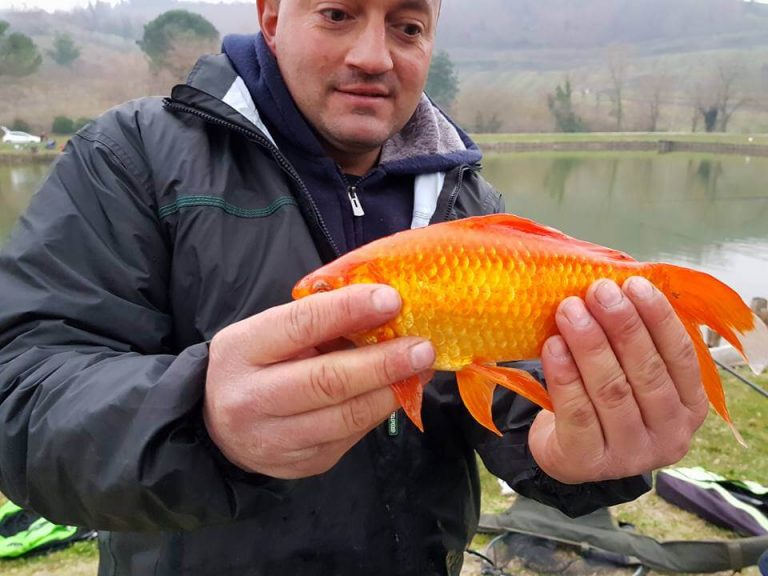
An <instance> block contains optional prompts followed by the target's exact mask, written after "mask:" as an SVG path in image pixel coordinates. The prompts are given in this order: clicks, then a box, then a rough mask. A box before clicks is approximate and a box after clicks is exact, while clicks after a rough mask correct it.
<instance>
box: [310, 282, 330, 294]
mask: <svg viewBox="0 0 768 576" xmlns="http://www.w3.org/2000/svg"><path fill="white" fill-rule="evenodd" d="M331 290H333V286H331V285H330V284H329V283H328V282H327V281H325V280H317V281H316V282H315V283H314V284H312V293H313V294H317V293H318V292H330V291H331Z"/></svg>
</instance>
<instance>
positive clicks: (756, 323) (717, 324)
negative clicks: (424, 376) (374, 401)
mask: <svg viewBox="0 0 768 576" xmlns="http://www.w3.org/2000/svg"><path fill="white" fill-rule="evenodd" d="M635 275H639V276H644V277H646V278H647V279H649V280H650V281H651V282H653V283H654V284H655V285H656V287H657V288H658V289H659V290H661V291H662V292H663V293H664V294H665V295H666V296H667V298H668V299H669V301H670V303H671V305H672V307H673V308H674V309H675V312H676V313H677V315H678V317H679V318H680V320H681V321H682V323H683V325H684V326H685V328H686V331H687V332H688V334H689V335H690V337H691V340H692V342H693V344H694V348H695V350H696V355H697V359H698V361H699V366H700V368H701V373H702V380H703V383H704V388H705V390H706V392H707V395H708V397H709V400H710V402H711V404H712V406H713V407H714V408H715V410H716V411H717V412H718V413H719V414H720V415H721V416H722V418H723V419H724V420H725V421H726V422H728V423H729V425H731V427H732V430H733V431H734V434H736V436H737V438H738V439H740V436H738V433H737V432H736V431H735V428H733V426H732V423H731V420H730V416H729V415H728V411H727V408H726V405H725V397H724V394H723V390H722V385H721V383H720V379H719V375H718V372H717V369H716V367H715V365H714V363H713V361H712V358H711V357H710V356H709V353H708V351H707V348H706V344H705V343H704V341H703V339H702V337H701V333H700V331H699V326H700V325H702V324H706V325H708V326H710V328H712V329H713V330H715V331H716V332H718V333H719V334H720V335H722V336H723V337H724V338H725V339H726V340H727V341H728V342H730V343H731V344H732V345H733V346H734V347H735V348H736V349H737V350H739V351H740V352H741V353H742V354H743V355H744V357H745V358H746V359H747V361H748V362H749V363H750V365H751V366H752V367H753V369H754V370H761V369H762V368H763V367H765V365H766V364H768V328H766V326H765V324H764V323H763V322H762V320H760V319H759V318H757V316H755V314H754V313H753V312H752V311H751V310H750V309H749V307H748V306H747V305H746V304H744V302H743V301H742V300H741V298H740V297H739V296H738V295H737V294H736V293H735V292H734V291H733V290H731V289H730V288H729V287H728V286H726V285H725V284H723V283H722V282H720V281H719V280H717V279H716V278H713V277H712V276H709V275H707V274H704V273H702V272H697V271H695V270H690V269H687V268H682V267H678V266H672V265H670V264H660V263H640V262H637V261H635V260H634V259H632V258H631V257H630V256H628V255H626V254H624V253H622V252H618V251H616V250H612V249H610V248H606V247H603V246H599V245H597V244H592V243H589V242H585V241H583V240H578V239H576V238H572V237H570V236H567V235H565V234H563V233H562V232H560V231H558V230H555V229H553V228H548V227H546V226H543V225H541V224H538V223H536V222H534V221H532V220H527V219H524V218H520V217H518V216H514V215H511V214H497V215H492V216H481V217H476V218H467V219H465V220H460V221H455V222H446V223H442V224H435V225H433V226H428V227H426V228H421V229H418V230H410V231H406V232H401V233H398V234H394V235H392V236H388V237H386V238H382V239H381V240H377V241H375V242H372V243H370V244H368V245H366V246H363V247H361V248H358V249H357V250H354V251H353V252H350V253H349V254H346V255H344V256H342V257H341V258H339V259H338V260H336V261H335V262H332V263H330V264H328V265H326V266H324V267H323V268H321V269H319V270H317V271H315V272H313V273H311V274H309V275H307V276H306V277H305V278H303V279H302V280H301V281H299V282H298V283H297V285H296V287H295V288H294V291H293V295H294V297H295V298H302V297H306V296H310V295H311V294H314V293H317V292H324V291H328V290H333V289H337V288H341V287H343V286H347V285H349V284H359V283H375V284H388V285H390V286H392V287H393V288H395V289H396V290H397V291H398V292H399V293H400V296H401V299H402V302H403V305H402V309H401V311H400V314H399V315H398V316H397V318H395V319H394V320H392V321H391V322H389V323H388V324H386V325H384V326H382V327H379V328H377V329H375V330H372V331H369V332H366V333H363V334H358V335H355V336H352V337H351V339H352V340H353V341H354V342H355V343H357V344H359V345H370V344H375V343H377V342H382V341H385V340H389V339H392V338H396V337H399V336H418V337H421V338H425V339H427V340H430V341H431V342H432V344H433V345H434V347H435V352H436V360H435V364H434V366H433V368H434V369H436V370H448V371H454V372H456V373H457V382H458V388H459V393H460V394H461V397H462V400H463V401H464V404H465V405H466V406H467V408H468V409H469V411H470V412H471V413H472V415H473V416H474V417H475V419H476V420H477V421H478V422H480V423H481V424H482V425H483V426H485V427H486V428H488V429H489V430H491V431H493V432H494V433H497V434H500V432H499V430H498V429H497V428H496V426H495V424H494V423H493V418H492V414H491V401H492V397H493V389H494V387H495V386H496V385H497V384H498V385H501V386H504V387H506V388H508V389H510V390H512V391H514V392H517V393H519V394H521V395H523V396H525V397H526V398H528V399H529V400H531V401H533V402H535V403H537V404H539V405H540V406H542V407H544V408H546V409H550V410H551V409H553V406H552V403H551V400H550V398H549V395H548V394H547V393H546V391H545V390H544V389H543V388H542V387H541V385H540V384H539V383H538V382H536V381H535V380H534V379H533V378H532V377H531V376H530V374H528V373H525V372H522V371H520V370H514V369H510V368H503V367H500V366H496V363H497V362H504V361H512V360H523V359H531V358H536V357H538V356H539V355H540V352H541V348H542V346H543V345H544V343H545V341H546V340H547V338H549V337H550V336H552V335H554V334H556V333H557V326H556V322H555V314H556V310H557V307H558V305H559V304H560V302H562V300H563V299H565V298H567V297H568V296H580V297H582V298H583V297H584V296H585V294H586V292H587V290H588V288H589V286H590V285H592V284H593V283H594V282H595V281H597V280H599V279H601V278H608V279H611V280H613V281H615V282H617V283H619V284H622V283H623V282H624V281H625V280H627V279H628V278H629V277H631V276H635ZM392 387H393V389H394V391H395V394H396V396H397V397H398V399H399V400H400V402H401V404H402V405H403V408H404V410H405V411H406V413H407V414H408V417H409V418H410V419H411V420H412V421H413V422H414V423H415V424H416V426H417V427H419V428H420V429H423V424H422V422H421V414H420V412H421V401H422V389H421V386H420V384H419V380H418V378H417V377H413V378H411V379H409V380H407V381H404V382H399V383H395V384H393V385H392Z"/></svg>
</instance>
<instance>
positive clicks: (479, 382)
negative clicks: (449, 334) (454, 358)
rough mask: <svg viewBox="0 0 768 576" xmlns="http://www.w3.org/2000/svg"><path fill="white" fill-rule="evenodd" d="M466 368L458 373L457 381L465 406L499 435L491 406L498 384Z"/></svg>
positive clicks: (476, 418)
mask: <svg viewBox="0 0 768 576" xmlns="http://www.w3.org/2000/svg"><path fill="white" fill-rule="evenodd" d="M471 368H472V367H471V366H470V367H469V368H465V369H464V370H462V371H460V372H458V373H457V374H456V382H457V383H458V384H459V395H460V396H461V401H462V402H464V406H466V407H467V410H469V413H470V414H472V417H473V418H474V419H475V420H477V421H478V422H479V423H480V424H482V425H483V426H485V427H486V428H488V430H490V431H491V432H493V433H494V434H496V435H497V436H501V432H499V429H498V428H496V424H494V423H493V414H492V412H491V407H492V405H493V391H494V389H495V388H496V384H494V383H493V382H490V381H489V380H488V379H487V378H486V377H485V376H483V375H481V374H478V373H477V372H475V371H473V370H471Z"/></svg>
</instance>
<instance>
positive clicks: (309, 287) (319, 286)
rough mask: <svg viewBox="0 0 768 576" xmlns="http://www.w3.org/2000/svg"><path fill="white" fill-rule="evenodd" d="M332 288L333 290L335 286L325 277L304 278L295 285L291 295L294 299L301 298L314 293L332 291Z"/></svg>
mask: <svg viewBox="0 0 768 576" xmlns="http://www.w3.org/2000/svg"><path fill="white" fill-rule="evenodd" d="M331 290H333V286H331V284H330V283H329V282H328V281H327V280H325V279H323V278H303V279H302V280H299V282H298V283H297V284H296V286H294V287H293V290H292V291H291V296H292V297H293V299H294V300H299V299H300V298H306V297H307V296H311V295H312V294H319V293H321V292H330V291H331Z"/></svg>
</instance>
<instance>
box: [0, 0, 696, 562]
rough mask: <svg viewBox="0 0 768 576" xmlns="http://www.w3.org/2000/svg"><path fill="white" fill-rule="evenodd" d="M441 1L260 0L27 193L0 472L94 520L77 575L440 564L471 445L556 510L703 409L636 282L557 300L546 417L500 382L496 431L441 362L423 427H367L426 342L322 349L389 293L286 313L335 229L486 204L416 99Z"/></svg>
mask: <svg viewBox="0 0 768 576" xmlns="http://www.w3.org/2000/svg"><path fill="white" fill-rule="evenodd" d="M439 8H440V5H439V0H337V1H333V2H326V1H324V0H322V1H321V0H282V1H281V2H278V1H277V0H259V1H258V15H259V20H260V25H261V30H262V33H261V35H259V36H257V37H255V38H253V37H251V38H243V37H232V38H227V39H226V40H225V43H224V52H225V54H224V55H220V56H215V57H208V58H204V59H202V60H201V61H200V62H199V63H198V65H197V66H196V68H195V70H194V71H193V72H192V74H191V76H190V79H189V81H188V84H187V85H184V86H179V87H177V88H176V89H174V92H173V98H172V99H169V100H167V101H165V102H164V103H161V102H159V101H158V100H154V99H147V100H141V101H137V102H133V103H129V104H126V105H124V106H121V107H119V108H117V109H115V110H112V111H110V112H108V113H107V114H106V115H105V116H104V117H103V118H101V119H100V120H99V121H98V122H96V123H95V124H94V125H92V126H90V127H88V128H86V129H85V130H83V131H82V132H81V133H80V134H78V135H77V136H76V137H75V138H73V139H72V141H71V142H70V144H69V146H68V148H67V150H66V152H65V154H64V155H63V156H62V158H60V160H59V161H58V163H57V165H56V167H55V168H54V170H53V173H52V174H51V176H50V178H49V179H48V181H47V182H46V183H45V184H44V185H43V188H42V190H41V191H40V193H39V194H38V195H37V196H36V197H35V199H34V200H33V202H32V204H31V206H30V208H29V210H28V212H27V214H26V215H25V217H24V218H23V219H22V221H21V223H20V225H19V227H18V228H17V230H16V231H15V233H14V234H13V236H12V238H11V240H10V242H9V244H8V246H7V247H6V249H5V251H4V253H3V256H2V260H1V261H0V262H1V264H2V268H1V270H2V272H1V273H0V391H1V392H0V419H1V420H2V423H3V425H2V427H0V430H1V432H0V458H1V460H0V463H1V465H0V489H2V491H3V492H5V493H6V494H7V495H9V496H10V497H11V498H12V499H14V500H15V501H16V502H18V503H21V504H24V505H27V506H31V507H33V508H35V509H36V510H38V511H39V512H40V513H42V514H43V515H45V516H47V517H48V518H50V519H52V520H57V521H62V522H67V523H76V524H84V525H88V526H92V527H95V528H98V529H100V530H102V533H101V537H100V551H101V563H100V574H101V575H133V574H142V575H143V574H156V575H166V574H168V575H170V574H173V575H178V574H184V575H208V574H210V575H217V576H219V575H230V574H231V575H241V574H253V575H256V574H259V575H261V574H270V575H272V574H280V575H282V574H292V575H294V574H312V575H326V574H334V575H336V574H339V575H346V574H355V575H359V574H458V572H459V570H460V567H461V558H462V553H463V550H464V548H465V547H466V545H467V543H468V541H469V539H470V538H471V537H472V533H473V531H474V528H475V526H476V522H477V515H478V508H479V484H478V479H477V470H476V466H475V460H474V455H475V452H477V453H479V454H480V455H481V457H482V458H483V459H484V461H485V463H486V465H487V466H488V467H489V468H490V469H491V470H492V471H493V472H494V473H496V474H498V475H499V476H500V477H502V478H504V479H505V480H507V481H508V482H509V483H510V484H512V485H513V486H514V487H515V488H516V489H517V490H518V491H519V492H521V493H523V494H527V495H529V496H531V497H534V498H537V499H539V500H541V501H544V502H547V503H549V504H551V505H553V506H557V507H559V508H560V509H562V510H564V511H566V512H567V513H569V514H581V513H586V512H588V511H590V510H593V509H595V508H597V507H600V506H605V505H611V504H614V503H618V502H621V501H625V500H629V499H632V498H634V497H636V496H638V495H639V494H641V493H642V492H644V491H645V490H647V489H648V483H647V479H646V478H645V477H643V476H641V474H643V473H645V472H648V471H650V470H652V469H653V468H655V467H657V466H661V465H665V464H668V463H671V462H674V461H676V460H677V459H679V458H680V457H681V456H682V455H683V454H684V453H685V451H686V448H687V444H688V442H689V440H690V438H691V435H692V434H693V432H694V431H695V429H696V428H697V427H698V426H699V425H700V424H701V422H702V421H703V419H704V417H705V415H706V411H707V404H706V399H705V397H704V394H703V392H702V390H701V386H700V384H699V376H698V372H697V367H696V361H695V357H694V354H693V351H692V347H691V345H690V342H689V341H688V339H687V336H686V335H685V332H684V330H683V328H682V327H681V326H680V324H679V323H678V322H677V320H676V319H675V316H674V314H673V313H672V312H671V309H670V307H669V304H668V303H667V302H666V300H664V298H663V297H662V296H661V295H660V294H659V292H658V291H656V290H654V289H653V288H652V287H651V286H650V285H648V284H647V283H645V282H644V281H642V280H639V279H634V280H632V281H630V282H629V283H628V284H627V285H626V286H625V287H624V288H623V290H622V289H620V288H619V287H617V286H616V285H614V284H612V283H610V282H601V283H598V284H597V285H596V286H595V287H593V289H592V290H591V291H590V294H589V295H588V297H587V299H586V302H582V301H581V300H580V299H569V300H567V301H566V302H564V303H563V305H562V306H561V308H560V311H559V314H558V326H559V328H560V335H558V336H556V337H553V338H552V339H550V340H549V341H548V342H547V344H546V346H545V347H544V350H543V351H542V360H543V367H544V368H543V369H544V373H545V374H546V376H547V380H548V386H549V390H550V393H551V395H552V399H553V403H554V406H555V414H554V415H553V414H550V413H540V414H538V415H537V409H536V408H535V407H534V406H532V405H531V404H530V403H528V402H527V401H525V400H523V399H520V398H518V397H515V396H514V395H512V394H500V395H499V396H498V397H497V402H496V405H495V408H494V410H495V418H496V423H497V425H498V426H499V428H500V429H501V430H502V432H504V436H503V437H502V438H497V437H495V436H494V435H492V434H490V433H488V432H487V431H485V430H484V429H482V428H480V427H479V426H478V425H477V424H476V423H475V422H474V421H473V420H472V418H471V417H470V416H469V415H468V414H467V412H466V410H465V409H464V408H463V406H462V405H461V403H460V401H459V399H458V395H457V393H456V389H455V383H454V382H453V381H452V380H450V378H449V377H448V376H446V375H438V376H436V377H435V378H434V379H433V380H432V382H431V383H430V384H429V385H426V386H425V400H424V411H423V416H424V423H425V427H426V432H425V433H424V434H422V433H420V432H418V431H417V430H416V429H415V428H413V426H412V425H411V424H410V423H409V422H408V421H406V420H405V419H404V418H403V415H402V413H401V412H396V413H395V414H394V415H392V416H390V414H392V413H393V412H395V411H396V410H397V408H398V407H397V404H396V402H395V399H394V395H393V394H392V392H391V390H390V388H389V385H390V384H392V383H393V382H396V381H399V380H402V379H404V378H407V377H409V376H411V375H414V374H419V375H420V377H421V381H422V382H424V383H425V384H426V383H427V382H428V381H429V380H430V379H431V378H432V376H433V374H432V372H431V371H430V367H431V365H432V362H433V359H434V351H433V349H432V346H431V344H430V343H428V342H424V341H420V340H418V339H412V338H403V339H398V340H395V341H392V342H387V343H383V344H379V345H375V346H371V347H367V348H363V349H349V348H348V347H346V346H344V345H343V344H342V341H341V340H340V339H341V338H343V337H344V336H347V335H349V334H351V333H354V332H357V331H360V330H363V329H366V328H370V327H374V326H377V325H379V324H381V323H383V322H385V321H387V320H388V319H390V318H392V317H394V316H395V315H396V314H397V313H398V310H399V308H400V304H401V303H400V299H399V296H398V295H397V293H395V292H394V291H393V290H392V289H390V288H388V287H385V286H355V287H350V288H347V289H343V290H339V291H336V292H332V293H327V294H321V295H318V296H315V297H310V298H307V299H305V300H302V301H299V302H295V303H289V300H290V289H291V286H292V285H293V283H294V282H295V281H296V280H298V279H299V278H300V277H301V276H302V275H303V274H305V273H307V272H309V271H310V270H312V269H314V268H316V267H318V266H319V265H320V264H321V263H322V262H323V261H328V260H330V259H333V258H334V257H336V256H338V255H339V254H341V253H343V252H345V251H348V250H350V249H352V248H354V247H355V246H357V245H360V244H362V243H364V242H368V241H370V240H373V239H375V238H377V237H380V236H382V235H385V234H388V233H391V232H394V231H396V230H401V229H404V228H407V227H409V226H420V225H425V224H427V223H429V222H438V221H441V220H445V219H452V218H460V217H464V216H469V215H475V214H482V213H489V212H496V211H500V210H502V206H501V202H500V198H499V195H498V194H497V193H496V192H495V191H494V190H492V189H491V188H490V186H488V184H487V183H485V182H484V181H483V180H482V179H481V178H480V176H479V175H478V173H477V172H478V166H477V163H478V161H479V159H480V154H479V152H478V151H477V148H476V147H475V146H474V144H473V143H472V142H471V141H470V140H469V138H468V137H467V136H466V135H465V134H464V133H463V132H461V131H460V130H459V129H458V128H457V127H455V126H454V125H453V124H452V123H451V122H450V121H449V120H448V119H447V118H446V117H445V116H444V115H443V114H442V113H441V112H440V111H439V110H437V109H436V108H435V107H433V106H432V105H431V103H430V102H429V101H428V99H426V98H425V97H423V96H422V90H423V87H424V84H425V80H426V76H427V72H428V69H429V62H430V57H431V53H432V47H433V43H434V35H435V28H436V25H437V19H438V12H439ZM532 369H534V371H535V372H536V373H538V372H539V371H538V370H536V369H535V368H532Z"/></svg>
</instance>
